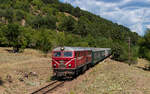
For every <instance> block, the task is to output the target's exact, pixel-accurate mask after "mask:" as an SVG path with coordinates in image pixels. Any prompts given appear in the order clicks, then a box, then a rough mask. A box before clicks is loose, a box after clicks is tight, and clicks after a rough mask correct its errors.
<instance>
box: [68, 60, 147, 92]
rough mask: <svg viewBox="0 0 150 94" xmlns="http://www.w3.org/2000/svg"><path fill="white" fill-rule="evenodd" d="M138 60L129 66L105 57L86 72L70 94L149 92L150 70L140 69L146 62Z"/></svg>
mask: <svg viewBox="0 0 150 94" xmlns="http://www.w3.org/2000/svg"><path fill="white" fill-rule="evenodd" d="M138 61H139V63H138V64H137V65H134V66H129V65H128V64H124V63H121V62H116V61H113V60H110V59H106V60H105V61H103V62H101V63H100V64H98V65H96V66H95V67H94V68H92V69H91V71H90V72H87V73H86V74H85V75H84V77H83V80H82V82H81V83H80V84H78V85H75V87H74V88H73V89H70V91H71V92H70V94H150V83H149V81H150V72H149V71H144V70H143V69H142V67H144V65H145V64H147V63H148V62H147V61H145V60H143V59H139V60H138ZM77 79H78V78H77Z"/></svg>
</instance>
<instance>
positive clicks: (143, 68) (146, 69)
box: [137, 66, 150, 71]
mask: <svg viewBox="0 0 150 94" xmlns="http://www.w3.org/2000/svg"><path fill="white" fill-rule="evenodd" d="M137 68H139V69H142V70H144V71H150V67H139V66H137Z"/></svg>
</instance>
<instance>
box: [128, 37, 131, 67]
mask: <svg viewBox="0 0 150 94" xmlns="http://www.w3.org/2000/svg"><path fill="white" fill-rule="evenodd" d="M128 63H129V66H130V65H131V38H130V37H128Z"/></svg>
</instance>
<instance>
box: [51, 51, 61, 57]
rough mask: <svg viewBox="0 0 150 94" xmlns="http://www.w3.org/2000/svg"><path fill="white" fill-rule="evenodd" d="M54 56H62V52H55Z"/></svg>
mask: <svg viewBox="0 0 150 94" xmlns="http://www.w3.org/2000/svg"><path fill="white" fill-rule="evenodd" d="M53 56H54V57H60V56H61V52H54V54H53Z"/></svg>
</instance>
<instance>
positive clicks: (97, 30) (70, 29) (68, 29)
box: [0, 0, 140, 62]
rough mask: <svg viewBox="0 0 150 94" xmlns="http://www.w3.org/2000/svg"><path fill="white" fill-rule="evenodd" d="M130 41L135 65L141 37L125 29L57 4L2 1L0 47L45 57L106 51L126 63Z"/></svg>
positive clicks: (35, 0)
mask: <svg viewBox="0 0 150 94" xmlns="http://www.w3.org/2000/svg"><path fill="white" fill-rule="evenodd" d="M13 32H14V33H13ZM11 33H13V34H14V35H13V36H12V35H11ZM15 34H16V35H15ZM18 34H19V35H18ZM129 37H130V38H131V50H132V55H131V56H132V57H131V61H134V62H136V57H137V54H138V51H137V50H138V47H137V46H138V45H137V42H138V38H139V37H140V36H138V35H137V33H135V32H131V31H130V29H129V28H127V27H125V26H123V25H119V24H117V23H113V22H111V21H109V20H107V19H104V18H102V17H100V16H97V15H95V14H92V13H90V12H88V11H84V10H81V9H80V8H79V7H73V6H71V5H70V4H65V3H61V2H59V1H58V0H25V1H24V0H5V1H4V0H0V46H13V47H14V48H16V49H19V50H20V49H24V48H26V47H27V48H36V49H40V50H42V51H43V52H45V53H47V52H48V51H51V49H52V48H54V47H57V46H84V47H106V48H112V50H113V52H114V54H113V58H114V59H115V60H119V61H127V60H128V58H127V57H128V56H127V55H128V53H127V50H128V38H129ZM17 41H19V42H17Z"/></svg>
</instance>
